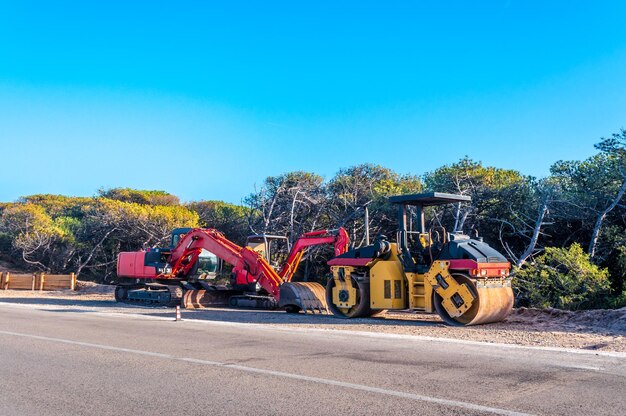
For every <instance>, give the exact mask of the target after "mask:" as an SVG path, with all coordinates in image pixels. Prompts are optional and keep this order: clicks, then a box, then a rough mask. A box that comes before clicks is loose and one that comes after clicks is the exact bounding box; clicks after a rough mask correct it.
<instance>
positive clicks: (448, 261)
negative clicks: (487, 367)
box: [326, 192, 513, 325]
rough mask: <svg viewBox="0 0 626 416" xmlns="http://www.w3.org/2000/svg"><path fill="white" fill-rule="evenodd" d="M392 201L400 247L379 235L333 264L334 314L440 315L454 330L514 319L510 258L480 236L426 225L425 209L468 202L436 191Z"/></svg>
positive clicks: (330, 298)
mask: <svg viewBox="0 0 626 416" xmlns="http://www.w3.org/2000/svg"><path fill="white" fill-rule="evenodd" d="M389 200H390V202H391V203H392V204H396V205H397V206H398V230H397V237H396V242H395V243H393V242H390V241H389V240H388V239H387V237H385V236H378V237H377V238H376V239H375V241H374V243H373V244H371V245H368V246H365V247H361V248H356V249H352V250H349V251H347V252H346V253H344V254H342V255H339V256H336V257H334V258H333V259H331V260H330V261H328V264H329V265H330V266H331V270H332V275H333V277H332V279H329V281H328V284H327V286H326V300H327V303H328V307H329V309H330V310H331V312H332V313H333V314H334V315H335V316H338V317H341V318H356V317H365V316H372V315H373V314H376V313H378V312H381V311H383V310H401V309H409V310H411V311H423V312H429V313H432V312H436V313H438V314H439V316H441V318H442V319H443V320H444V322H446V323H448V324H450V325H476V324H484V323H489V322H498V321H501V320H503V319H504V318H506V317H507V316H508V314H509V313H510V311H511V309H512V307H513V291H512V289H511V278H510V276H509V271H510V268H511V265H510V263H509V262H508V261H507V260H506V258H505V257H504V256H503V255H502V254H500V253H498V252H497V251H496V250H495V249H493V248H492V247H490V246H489V245H487V243H485V242H484V241H482V239H481V238H470V237H469V236H467V235H465V234H462V233H460V232H454V233H447V232H446V230H445V229H444V228H443V227H441V226H440V227H434V228H431V229H430V230H426V227H425V220H424V209H425V208H426V207H430V206H437V205H443V204H451V203H462V202H468V201H470V200H471V198H470V197H468V196H463V195H453V194H446V193H439V192H430V193H423V194H415V195H401V196H395V197H390V198H389ZM413 213H414V215H415V219H416V221H413V219H414V217H413V215H412V214H413ZM413 224H416V228H417V229H416V230H413V229H412V228H413Z"/></svg>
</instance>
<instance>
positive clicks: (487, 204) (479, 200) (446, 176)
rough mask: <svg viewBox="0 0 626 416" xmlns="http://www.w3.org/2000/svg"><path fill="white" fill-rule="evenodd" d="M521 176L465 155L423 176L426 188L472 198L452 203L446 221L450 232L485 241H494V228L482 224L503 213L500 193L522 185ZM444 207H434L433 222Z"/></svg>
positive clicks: (438, 218) (439, 219) (513, 171)
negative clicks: (471, 235)
mask: <svg viewBox="0 0 626 416" xmlns="http://www.w3.org/2000/svg"><path fill="white" fill-rule="evenodd" d="M524 181H525V178H524V177H523V176H522V175H521V174H520V173H519V172H517V171H515V170H508V169H500V168H495V167H492V166H483V165H482V163H481V162H475V161H473V160H472V159H470V158H468V157H465V158H463V159H461V160H460V161H459V162H457V163H453V164H451V165H446V166H442V167H441V168H438V169H435V170H434V171H433V172H429V173H426V174H425V175H424V183H425V184H426V187H427V189H428V190H431V191H436V192H447V193H452V194H460V195H467V196H470V197H471V198H472V202H470V203H459V204H456V205H455V206H454V207H453V208H452V209H453V212H452V218H453V222H451V223H449V224H447V225H448V227H447V228H448V229H450V230H452V231H453V232H459V231H463V230H467V233H468V234H470V233H473V232H476V233H478V232H479V231H482V232H480V234H481V235H483V236H485V238H486V239H487V241H491V242H495V241H498V235H497V234H496V233H495V232H494V231H493V228H494V227H491V226H490V227H484V229H481V225H482V224H483V223H487V222H489V223H491V222H492V221H493V220H494V219H497V218H501V217H503V216H506V215H504V214H503V212H502V209H503V208H504V207H505V206H506V204H505V200H504V199H503V198H502V195H501V194H502V192H505V191H507V190H510V189H512V188H515V187H520V186H523V185H524ZM449 209H451V207H449V206H444V207H442V208H440V209H438V210H434V221H436V222H441V221H442V217H443V214H444V213H445V211H446V210H449Z"/></svg>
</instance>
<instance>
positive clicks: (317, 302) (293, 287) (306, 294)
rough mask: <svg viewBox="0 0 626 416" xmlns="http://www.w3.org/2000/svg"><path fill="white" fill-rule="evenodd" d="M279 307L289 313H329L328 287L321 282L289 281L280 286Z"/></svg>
mask: <svg viewBox="0 0 626 416" xmlns="http://www.w3.org/2000/svg"><path fill="white" fill-rule="evenodd" d="M278 307H280V308H282V307H284V308H285V309H286V310H287V312H289V313H297V312H299V311H303V312H304V313H307V312H311V313H316V312H319V313H326V314H327V313H328V305H327V304H326V289H325V288H324V286H322V285H321V284H319V283H308V282H306V283H305V282H289V283H283V284H282V285H281V286H280V300H279V301H278Z"/></svg>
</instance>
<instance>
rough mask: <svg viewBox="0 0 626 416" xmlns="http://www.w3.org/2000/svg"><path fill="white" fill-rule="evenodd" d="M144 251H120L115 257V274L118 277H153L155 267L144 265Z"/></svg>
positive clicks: (154, 275)
mask: <svg viewBox="0 0 626 416" xmlns="http://www.w3.org/2000/svg"><path fill="white" fill-rule="evenodd" d="M145 257H146V252H145V251H126V252H121V253H120V254H119V255H118V257H117V275H118V276H120V277H136V278H142V279H146V278H155V277H156V268H155V267H154V266H145V265H144V259H145Z"/></svg>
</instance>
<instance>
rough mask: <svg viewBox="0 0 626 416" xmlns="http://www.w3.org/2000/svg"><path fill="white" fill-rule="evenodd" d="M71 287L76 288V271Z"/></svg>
mask: <svg viewBox="0 0 626 416" xmlns="http://www.w3.org/2000/svg"><path fill="white" fill-rule="evenodd" d="M71 289H72V290H76V275H75V274H74V273H72V283H71Z"/></svg>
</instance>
